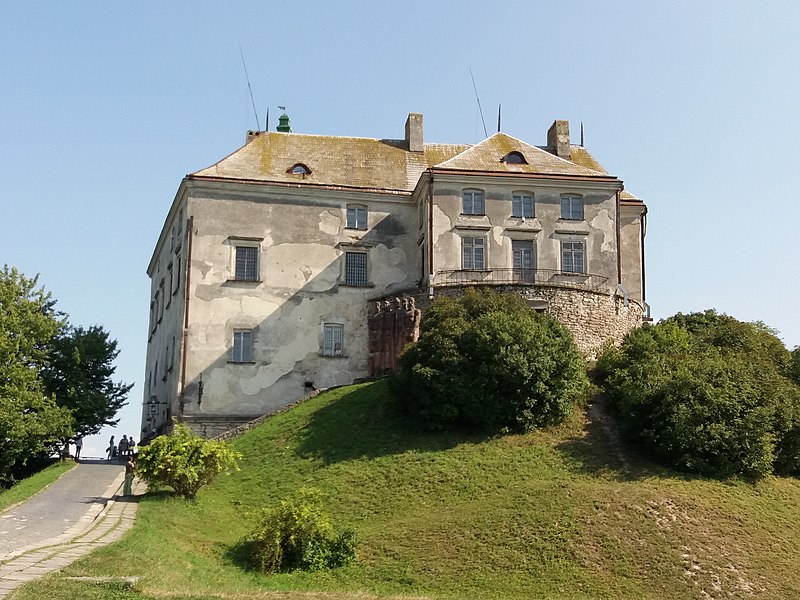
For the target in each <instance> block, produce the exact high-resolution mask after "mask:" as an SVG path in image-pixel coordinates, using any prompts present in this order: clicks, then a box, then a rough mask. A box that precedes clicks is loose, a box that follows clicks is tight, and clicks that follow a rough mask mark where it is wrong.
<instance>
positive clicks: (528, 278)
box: [511, 240, 534, 282]
mask: <svg viewBox="0 0 800 600" xmlns="http://www.w3.org/2000/svg"><path fill="white" fill-rule="evenodd" d="M511 254H512V261H513V265H512V266H513V268H514V281H523V282H533V269H534V266H533V242H532V241H527V240H512V241H511Z"/></svg>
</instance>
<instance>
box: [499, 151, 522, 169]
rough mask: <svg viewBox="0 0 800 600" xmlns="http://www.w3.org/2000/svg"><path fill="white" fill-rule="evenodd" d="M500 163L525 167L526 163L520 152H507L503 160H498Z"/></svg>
mask: <svg viewBox="0 0 800 600" xmlns="http://www.w3.org/2000/svg"><path fill="white" fill-rule="evenodd" d="M500 162H504V163H506V164H509V165H527V164H528V161H527V160H525V157H524V156H523V155H522V153H521V152H517V151H516V150H515V151H514V152H509V153H508V154H506V155H505V156H504V157H503V158H501V159H500Z"/></svg>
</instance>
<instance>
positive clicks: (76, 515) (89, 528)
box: [0, 461, 144, 598]
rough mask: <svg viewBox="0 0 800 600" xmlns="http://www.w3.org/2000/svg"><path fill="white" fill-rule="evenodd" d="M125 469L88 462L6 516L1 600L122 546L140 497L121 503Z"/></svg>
mask: <svg viewBox="0 0 800 600" xmlns="http://www.w3.org/2000/svg"><path fill="white" fill-rule="evenodd" d="M124 475H125V474H124V469H123V467H122V466H121V465H118V464H113V463H107V462H105V461H83V462H82V463H81V464H79V465H78V466H77V467H75V468H74V469H71V470H70V471H68V472H67V473H65V474H64V475H62V476H61V478H59V479H58V480H57V481H56V482H55V483H53V484H51V485H50V486H49V487H48V488H46V489H45V490H43V491H41V492H39V493H38V494H37V495H36V496H34V497H33V498H31V499H30V500H28V501H27V502H25V503H23V504H20V505H19V506H16V507H13V508H11V509H9V510H8V511H6V512H5V513H2V514H0V598H3V597H5V596H6V595H7V594H9V593H10V592H11V590H13V589H14V588H15V587H17V586H19V585H22V584H23V583H25V582H27V581H31V580H32V579H36V578H38V577H41V576H42V575H44V574H45V573H49V572H51V571H57V570H59V569H62V568H63V567H65V566H67V565H69V564H70V563H72V562H73V561H75V560H76V559H77V558H79V557H81V556H84V555H85V554H88V553H89V552H91V551H92V550H94V549H95V548H98V547H100V546H104V545H106V544H109V543H111V542H113V541H116V540H118V539H119V538H120V537H122V535H123V534H124V533H125V532H126V531H127V530H128V529H129V528H130V526H131V525H132V524H133V519H134V517H135V515H136V507H137V502H136V496H137V495H138V494H140V493H142V492H143V491H144V486H143V485H142V484H140V483H139V482H137V483H136V484H135V486H134V497H132V498H127V499H124V498H119V497H118V496H117V494H118V492H120V491H121V489H120V488H121V486H122V482H123V479H124Z"/></svg>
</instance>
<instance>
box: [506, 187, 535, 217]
mask: <svg viewBox="0 0 800 600" xmlns="http://www.w3.org/2000/svg"><path fill="white" fill-rule="evenodd" d="M511 216H512V217H525V218H526V219H527V218H530V217H533V196H532V195H531V194H524V193H519V192H514V193H513V194H512V195H511Z"/></svg>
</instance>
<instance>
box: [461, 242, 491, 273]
mask: <svg viewBox="0 0 800 600" xmlns="http://www.w3.org/2000/svg"><path fill="white" fill-rule="evenodd" d="M485 266H486V240H484V239H483V238H477V237H465V238H461V268H462V269H465V270H481V269H484V268H485Z"/></svg>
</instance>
